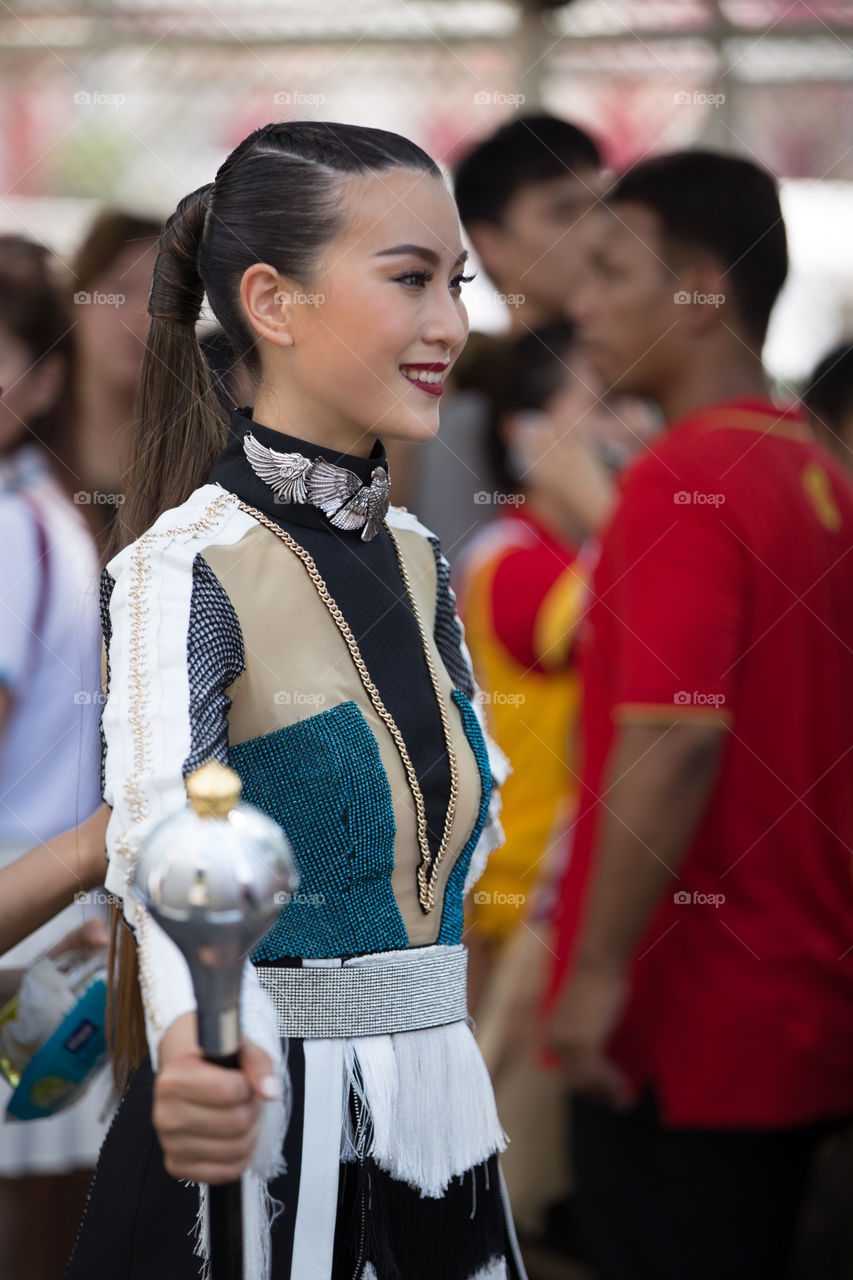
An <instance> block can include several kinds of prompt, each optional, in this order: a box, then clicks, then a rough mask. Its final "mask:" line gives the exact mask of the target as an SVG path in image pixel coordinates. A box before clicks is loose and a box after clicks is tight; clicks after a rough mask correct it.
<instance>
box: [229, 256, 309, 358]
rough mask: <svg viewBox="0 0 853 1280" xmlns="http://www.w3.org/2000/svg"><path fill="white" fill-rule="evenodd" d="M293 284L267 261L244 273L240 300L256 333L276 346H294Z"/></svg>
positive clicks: (294, 290)
mask: <svg viewBox="0 0 853 1280" xmlns="http://www.w3.org/2000/svg"><path fill="white" fill-rule="evenodd" d="M297 293H298V288H297V286H296V284H295V283H294V282H293V281H291V280H288V278H287V277H286V276H283V275H281V274H280V273H279V272H278V271H276V269H275V267H271V266H269V264H268V263H266V262H254V263H252V265H251V267H247V268H246V270H245V271H244V272H243V278H242V280H241V281H240V301H241V302H242V304H243V310H244V312H245V314H246V318H247V320H248V322H249V324H250V325H251V326H252V328H253V329H254V330H255V332H256V333H258V334H260V336H261V337H264V338H266V339H267V341H268V342H272V343H274V344H275V346H277V347H292V346H293V319H294V310H293V304H292V299H293V297H294V296H295V295H296V294H297Z"/></svg>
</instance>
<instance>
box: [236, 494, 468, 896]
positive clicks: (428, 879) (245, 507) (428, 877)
mask: <svg viewBox="0 0 853 1280" xmlns="http://www.w3.org/2000/svg"><path fill="white" fill-rule="evenodd" d="M239 506H240V509H241V510H242V511H245V512H246V513H247V514H248V515H250V516H252V517H253V518H254V519H255V520H257V521H258V523H259V524H262V525H263V526H264V527H265V528H266V529H269V530H270V532H271V533H274V534H275V536H276V537H277V538H279V539H280V540H281V541H282V542H284V543H285V544H286V546H288V547H289V548H290V550H291V551H292V552H293V553H294V555H296V556H298V557H299V559H300V560H301V561H302V563H303V565H304V566H305V569H306V571H307V573H308V576H309V578H310V579H311V581H312V583H313V584H314V586H315V588H316V590H317V594H318V595H319V597H320V599H321V600H322V601H323V604H324V605H325V606H326V608H327V609H328V611H329V613H330V615H331V617H332V619H333V621H334V622H335V625H336V626H337V628H338V630H339V631H340V633H341V635H342V636H343V639H344V642H345V643H346V646H347V648H348V649H349V651H350V655H351V657H352V660H353V663H354V664H355V668H356V670H357V671H358V674H359V677H360V679H361V683H362V684H363V685H364V688H365V690H366V692H367V695H368V697H369V698H370V701H371V702H372V704H373V707H374V709H375V711H376V714H377V715H378V716H379V717H380V719H381V720H382V721H383V722H384V724H385V725H386V726H387V728H388V730H389V732H390V733H391V736H392V738H393V739H394V742H395V744H396V746H397V750H398V751H399V753H400V759H401V760H402V761H403V767H404V769H405V771H406V777H407V778H408V781H409V788H410V790H411V792H412V798H413V800H414V802H415V813H416V817H417V828H418V846H419V848H420V851H421V861H420V865H419V866H418V901H419V903H420V905H421V909H422V910H423V911H424V913H425V914H428V913H429V912H430V911H432V909H433V907H434V906H435V877H436V874H437V873H438V869H439V867H440V866H441V862H442V859H443V858H444V855H445V853H446V852H447V846H448V844H449V842H450V834H451V831H452V828H453V818H454V815H455V813H456V802H457V799H458V795H459V771H458V767H457V762H456V754H455V752H454V750H453V745H452V743H451V739H450V724H449V722H448V718H447V709H446V707H445V705H444V699H443V698H442V696H441V689H440V688H439V684H438V676H437V675H436V671H435V666H434V665H433V661H432V658H431V656H430V652H429V647H428V644H427V639H426V635H425V633H424V628H423V622H422V620H421V615H420V610H419V609H418V606H417V603H416V601H415V597H414V593H413V591H412V587H411V583H410V581H409V575H408V572H407V570H406V566H405V564H404V563H403V556H402V553H401V551H400V546H399V543H398V542H397V539H396V538H395V536H394V534H393V532H392V531H391V527H390V525H389V524H388V523H387V521H383V524H384V525H385V528H386V529H387V531H388V536H389V537H390V539H391V544H392V546H393V547H394V552H395V554H396V556H397V564H398V565H399V566H400V577H401V578H402V580H403V586H404V587H405V588H406V594H407V595H408V597H409V602H410V604H411V606H412V613H413V614H414V617H415V622H416V623H417V626H418V631H419V633H420V637H421V645H422V646H423V653H424V659H425V661H426V665H427V670H428V671H429V676H430V681H431V682H432V687H433V692H434V694H435V700H436V703H437V705H438V714H439V716H440V717H441V728H442V731H443V733H444V742H445V745H446V748H447V759H448V763H449V766H450V796H449V798H448V803H447V813H446V815H445V819H444V831H443V832H442V836H441V842H440V844H439V847H438V850H437V852H436V854H435V858H433V855H432V853H431V852H430V848H429V842H428V840H427V821H426V808H425V806H424V797H423V792H422V791H421V788H420V784H419V783H418V777H417V774H416V773H415V768H414V765H413V764H412V760H411V757H410V755H409V752H408V750H407V748H406V743H405V740H404V738H403V735H402V733H401V732H400V730H399V728H398V726H397V723H396V721H395V720H394V717H393V716H392V715H391V712H390V711H389V710H388V708H387V707H386V706H385V704H384V702H383V701H382V698H381V697H380V695H379V690H378V689H377V688H376V685H375V684H374V683H373V681H372V680H371V678H370V672H369V671H368V669H367V665H366V664H365V661H364V659H363V657H362V656H361V650H360V649H359V647H358V642H357V641H356V638H355V636H354V635H353V634H352V631H351V630H350V627H349V623H348V622H347V620H346V618H345V617H344V615H343V614H342V613H341V611H340V608H339V607H338V604H337V601H336V600H335V599H334V597H333V596H332V594H331V592H330V591H329V588H328V587H327V586H326V583H325V581H324V579H323V577H322V575H321V573H320V571H319V569H318V568H317V565H316V563H315V562H314V558H313V557H312V555H311V553H310V552H309V551H307V550H306V549H305V547H303V546H300V544H299V543H298V542H297V541H296V539H295V538H293V537H291V535H290V534H289V533H288V532H287V531H286V530H285V529H282V528H281V526H280V525H277V524H276V523H275V521H274V520H271V519H270V518H269V516H267V515H265V514H264V513H263V512H262V511H259V510H258V509H257V508H256V507H252V506H250V505H249V504H248V503H247V502H240V503H239Z"/></svg>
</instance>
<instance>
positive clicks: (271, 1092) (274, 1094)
mask: <svg viewBox="0 0 853 1280" xmlns="http://www.w3.org/2000/svg"><path fill="white" fill-rule="evenodd" d="M261 1093H262V1094H263V1096H264V1097H265V1098H269V1100H270V1101H272V1100H273V1098H280V1097H281V1085H280V1084H279V1080H278V1076H264V1078H263V1080H262V1081H261Z"/></svg>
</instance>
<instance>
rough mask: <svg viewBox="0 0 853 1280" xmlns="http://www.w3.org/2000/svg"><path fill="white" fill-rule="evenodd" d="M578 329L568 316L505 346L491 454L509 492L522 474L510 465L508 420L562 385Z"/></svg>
mask: <svg viewBox="0 0 853 1280" xmlns="http://www.w3.org/2000/svg"><path fill="white" fill-rule="evenodd" d="M575 338H576V331H575V328H574V326H573V325H571V324H570V323H569V322H568V321H567V320H561V321H557V322H555V323H554V324H549V325H543V326H542V327H541V328H540V329H530V330H529V331H528V332H527V333H525V334H523V335H522V337H520V338H518V339H516V341H515V342H512V343H508V344H507V345H506V346H504V347H502V348H501V349H500V356H499V358H496V360H495V367H494V369H493V377H492V379H491V383H490V388H489V391H488V393H487V394H488V402H489V420H488V427H487V433H486V442H485V443H486V454H487V457H488V460H489V465H490V467H491V470H492V475H493V477H494V481H495V483H496V484H497V485H498V487H499V488H500V489H502V490H503V491H504V492H506V493H513V492H516V491H517V490H518V487H519V485H518V479H517V478H516V477H515V476H514V475H513V474H512V472H511V470H510V468H509V466H508V457H507V454H508V450H507V444H506V441H505V440H504V435H503V427H504V420H505V418H506V417H507V415H508V414H510V413H519V412H521V411H523V410H525V409H535V410H541V409H544V408H545V406H546V405H547V403H548V401H549V400H550V399H551V397H552V396H553V395H554V394H555V393H556V392H557V391H558V390H559V387H560V384H561V382H562V380H563V377H564V375H565V370H566V366H565V358H566V354H567V352H568V351H569V349H570V347H571V346H572V345H573V344H574V342H575Z"/></svg>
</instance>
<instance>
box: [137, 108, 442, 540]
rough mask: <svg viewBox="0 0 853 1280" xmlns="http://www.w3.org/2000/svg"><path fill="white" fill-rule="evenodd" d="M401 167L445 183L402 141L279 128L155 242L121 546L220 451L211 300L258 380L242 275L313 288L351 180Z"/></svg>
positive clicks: (323, 126)
mask: <svg viewBox="0 0 853 1280" xmlns="http://www.w3.org/2000/svg"><path fill="white" fill-rule="evenodd" d="M398 167H402V168H409V169H416V170H420V171H422V172H426V173H430V174H433V175H435V176H436V177H437V178H441V171H440V170H439V168H438V166H437V165H436V163H435V161H434V160H432V159H431V158H430V156H428V155H427V153H426V152H425V151H423V150H422V149H421V148H420V147H419V146H417V145H416V144H415V143H413V142H410V141H409V140H408V139H407V138H403V137H401V136H400V135H399V134H396V133H389V132H388V131H386V130H385V129H372V128H367V127H364V126H361V125H351V124H337V123H329V122H327V121H315V120H295V121H284V122H280V123H274V124H268V125H264V126H263V128H260V129H256V130H255V131H254V133H251V134H250V135H249V137H248V138H245V139H244V140H243V142H241V143H240V145H239V146H238V147H236V148H235V150H234V151H232V152H231V154H230V155H229V156H228V158H227V159H226V160H225V162H224V163H223V164H222V165H221V167H220V168H219V171H218V172H217V174H216V181H215V183H214V182H210V183H208V184H207V185H206V186H203V187H199V188H198V190H197V191H193V192H191V193H190V195H188V196H185V197H184V198H183V200H181V202H180V203H179V204H178V207H177V209H176V210H175V212H174V213H173V214H172V216H171V217H170V218H169V220H168V222H167V223H166V225H165V227H164V229H163V233H162V235H161V237H160V244H159V254H158V257H157V262H156V265H155V267H154V279H153V284H152V288H151V295H150V297H149V300H148V311H149V313H150V315H151V326H150V329H149V334H148V341H147V344H146V349H145V356H144V359H143V363H142V373H141V377H140V384H139V404H138V408H137V414H136V417H137V429H136V439H135V444H134V450H133V455H134V458H133V461H132V462H131V473H130V483H129V486H128V496H127V500H126V502H125V503H124V504H123V506H122V508H121V512H120V516H119V519H120V524H121V529H120V538H121V539H122V540H123V541H130V540H132V539H133V538H135V537H137V536H138V535H139V534H141V533H142V532H143V530H144V529H146V528H147V527H148V526H149V525H150V524H151V523H152V521H153V520H154V519H155V518H156V517H157V515H159V514H160V512H161V511H165V510H167V509H168V508H169V507H173V506H177V505H179V504H180V503H181V502H184V501H185V500H186V498H187V497H188V496H189V494H190V493H191V492H192V491H193V489H195V488H197V486H198V485H199V484H200V483H202V482H203V480H204V479H205V478H206V476H207V474H208V472H209V470H210V467H211V465H212V463H213V462H214V461H215V459H216V457H217V456H218V454H219V453H220V452H221V450H222V448H223V447H224V444H225V437H226V429H227V417H226V415H225V413H224V411H223V409H222V406H221V404H220V402H219V400H218V397H217V396H216V393H215V391H214V390H213V386H212V383H211V377H210V374H209V371H208V367H207V364H206V363H205V361H204V359H203V356H202V353H201V348H200V347H199V344H198V340H197V337H196V332H195V326H196V321H197V320H198V316H199V311H200V308H201V303H202V300H203V297H204V295H205V293H206V294H207V299H208V303H209V305H210V309H211V311H212V312H213V314H214V316H215V317H216V319H217V321H218V322H219V324H220V325H221V327H222V329H223V330H224V332H225V335H226V337H227V339H228V341H229V342H230V344H231V347H232V349H233V352H234V355H235V357H236V358H237V359H238V360H242V361H243V362H244V363H245V365H246V366H247V368H248V369H249V371H250V373H251V374H252V375H253V376H257V374H258V372H259V367H260V361H259V356H258V348H257V345H256V338H255V335H254V333H253V332H252V330H251V328H250V326H249V324H248V322H247V320H246V318H245V316H244V314H243V310H242V307H241V303H240V297H239V289H240V281H241V279H242V276H243V273H244V272H245V271H246V269H247V268H248V267H249V266H251V265H252V264H253V263H256V262H267V263H269V264H270V265H271V266H273V267H275V268H276V270H278V271H280V272H281V273H282V275H285V276H289V277H291V278H292V279H294V280H295V281H297V282H299V283H301V284H307V283H308V282H309V279H310V276H311V273H312V271H313V270H314V269H315V267H316V265H317V262H318V260H319V259H320V257H321V255H322V252H323V250H324V248H325V247H326V246H327V245H328V244H329V243H330V242H331V241H332V240H333V239H334V238H335V237H336V236H337V235H338V234H339V233H340V232H341V231H342V229H343V227H344V221H345V217H346V206H345V204H344V202H343V201H342V200H341V188H342V184H343V183H344V182H345V180H346V179H347V178H348V177H350V176H353V175H360V174H369V173H379V172H382V171H386V170H388V169H393V168H398Z"/></svg>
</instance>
